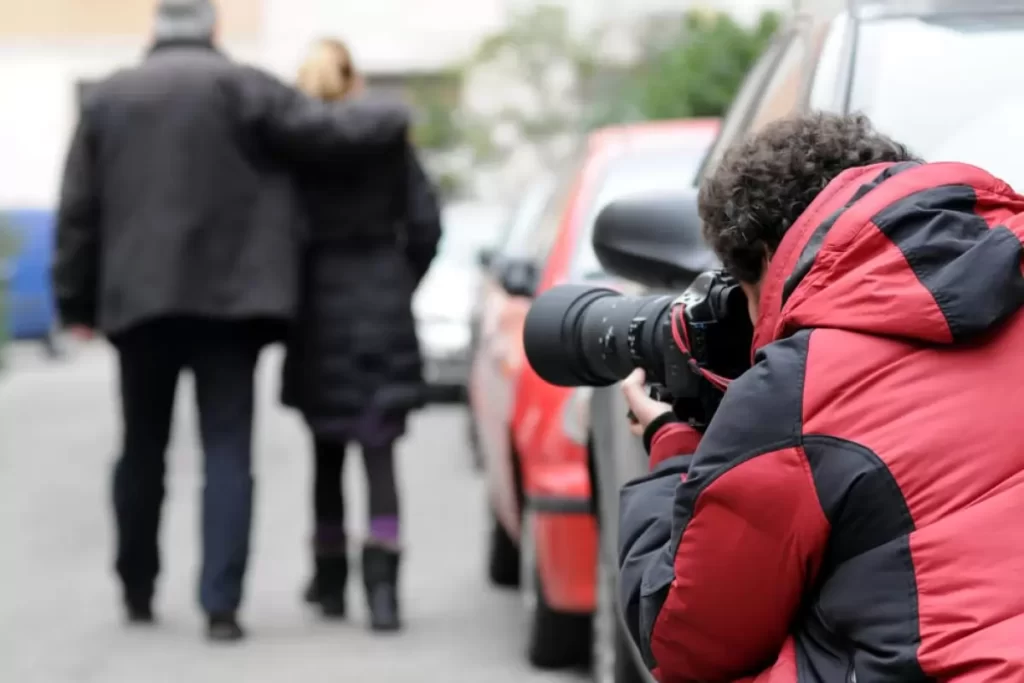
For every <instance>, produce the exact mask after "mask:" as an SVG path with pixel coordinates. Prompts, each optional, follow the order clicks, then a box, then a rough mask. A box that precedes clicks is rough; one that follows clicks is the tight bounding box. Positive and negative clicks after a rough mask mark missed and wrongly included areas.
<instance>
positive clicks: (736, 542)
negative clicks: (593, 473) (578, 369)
mask: <svg viewBox="0 0 1024 683" xmlns="http://www.w3.org/2000/svg"><path fill="white" fill-rule="evenodd" d="M1022 237H1024V197H1021V196H1019V195H1017V194H1016V193H1015V192H1014V191H1013V190H1012V189H1011V188H1010V187H1009V186H1007V185H1006V184H1005V183H1004V182H1002V181H1000V180H997V179H996V178H993V177H992V176H990V175H989V174H988V173H985V172H984V171H982V170H980V169H977V168H975V167H972V166H967V165H963V164H953V163H941V164H924V165H921V164H913V163H906V164H897V165H889V164H882V165H876V166H870V167H866V168H859V169H853V170H850V171H847V172H845V173H843V174H842V175H840V176H839V177H838V178H836V179H835V180H834V181H833V182H832V183H831V184H830V185H829V186H828V187H827V188H826V189H825V190H824V191H822V192H821V193H820V194H819V196H818V197H817V198H816V199H815V201H814V203H813V204H812V205H811V206H810V207H809V208H808V210H807V211H806V212H805V213H804V214H803V215H802V216H801V217H800V220H799V221H798V222H797V223H796V224H795V225H794V226H793V227H792V228H791V229H790V230H789V232H788V233H787V235H786V237H785V239H784V240H783V242H782V244H781V245H780V246H779V249H778V252H777V253H776V254H775V255H774V257H773V258H772V260H771V264H770V267H769V269H768V273H767V275H766V279H765V281H764V285H763V289H762V295H761V302H760V303H761V317H760V319H759V320H758V322H757V325H756V328H755V336H754V350H755V357H754V360H755V364H754V367H753V368H752V369H751V370H749V371H748V372H746V373H744V374H743V376H741V377H740V378H739V379H737V380H736V381H735V382H733V384H732V386H731V387H730V388H729V390H728V392H727V393H726V396H725V399H724V401H723V402H722V404H721V407H720V409H719V411H718V414H717V415H716V416H715V419H714V420H713V421H712V423H711V425H710V426H709V428H708V430H707V432H706V433H705V434H704V436H703V438H702V439H701V440H700V444H699V446H697V447H696V452H695V453H694V455H693V456H692V462H687V461H688V460H691V457H690V456H681V457H675V458H667V459H666V458H665V457H664V456H665V453H664V451H665V450H666V449H665V446H667V445H668V446H670V445H671V442H672V441H673V440H676V449H675V450H676V452H680V451H682V452H692V450H691V449H687V448H685V445H684V444H683V442H680V441H678V439H679V438H680V437H682V438H683V439H684V440H685V439H686V438H689V436H688V435H686V434H685V433H684V432H683V431H681V429H680V427H679V426H678V425H676V426H672V425H669V426H665V427H663V428H662V429H661V430H660V432H659V433H658V434H657V435H655V437H654V439H653V442H654V443H653V447H652V452H653V456H654V457H653V458H652V461H653V462H654V468H653V471H652V473H651V475H650V476H648V477H646V478H644V479H642V480H639V481H637V482H634V483H632V484H630V485H628V486H627V487H626V488H625V489H624V491H623V498H622V508H621V516H622V519H621V536H620V538H621V543H622V546H623V547H622V548H621V553H620V558H622V567H621V575H620V592H621V595H620V598H621V602H622V605H623V608H624V610H625V612H626V620H627V623H628V624H629V626H630V628H631V629H632V631H633V636H634V638H635V639H636V640H637V642H638V643H639V644H640V647H641V650H642V652H643V653H644V656H645V657H646V659H647V662H648V664H649V665H650V667H651V669H652V670H654V672H655V674H656V675H657V676H658V677H659V678H660V680H661V681H663V682H665V683H669V682H672V683H675V682H677V681H753V682H756V683H794V682H799V683H851V682H854V681H859V683H875V682H876V681H877V682H890V681H892V682H896V681H899V682H901V683H914V682H917V681H930V680H941V681H956V682H957V683H968V682H969V683H982V682H990V681H991V682H992V683H996V682H999V683H1012V682H1014V681H1024V316H1021V315H1019V314H1018V309H1019V308H1020V307H1021V305H1022V304H1024V275H1022V271H1021V255H1022V246H1021V239H1022ZM694 445H695V444H694Z"/></svg>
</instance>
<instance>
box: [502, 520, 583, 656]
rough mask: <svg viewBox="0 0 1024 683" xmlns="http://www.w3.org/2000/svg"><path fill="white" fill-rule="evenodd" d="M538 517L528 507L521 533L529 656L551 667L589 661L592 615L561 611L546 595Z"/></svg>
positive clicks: (521, 588) (527, 652)
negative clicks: (538, 548)
mask: <svg viewBox="0 0 1024 683" xmlns="http://www.w3.org/2000/svg"><path fill="white" fill-rule="evenodd" d="M534 520H535V518H534V516H533V514H532V513H531V512H530V510H529V509H528V508H527V509H525V510H524V512H523V526H522V529H523V531H522V534H521V537H520V557H521V558H522V564H521V569H520V571H519V573H520V576H521V577H522V578H523V582H522V586H521V587H520V590H521V593H522V595H523V603H524V605H525V607H526V611H527V616H528V620H529V621H528V623H529V626H528V628H529V634H528V638H527V648H526V656H527V659H529V661H530V664H532V665H533V666H534V667H536V668H538V669H548V670H552V669H566V668H569V667H575V666H580V665H582V664H586V662H587V659H588V657H589V649H590V630H591V617H590V615H586V614H567V613H565V612H558V611H556V610H554V609H552V608H551V606H550V605H549V604H548V602H547V600H546V599H545V598H544V586H543V584H542V582H541V578H540V572H539V571H538V568H537V566H536V560H535V557H536V552H535V549H536V540H535V538H534V533H533V530H534Z"/></svg>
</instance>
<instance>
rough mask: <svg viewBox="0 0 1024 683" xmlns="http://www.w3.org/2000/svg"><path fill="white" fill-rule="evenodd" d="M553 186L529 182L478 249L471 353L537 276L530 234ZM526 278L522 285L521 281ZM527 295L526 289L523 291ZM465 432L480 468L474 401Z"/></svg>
mask: <svg viewBox="0 0 1024 683" xmlns="http://www.w3.org/2000/svg"><path fill="white" fill-rule="evenodd" d="M554 189H555V180H554V178H553V177H551V176H544V177H542V178H540V179H538V180H536V181H534V183H533V184H531V185H530V186H529V187H528V188H527V190H526V192H525V193H524V194H523V196H522V198H521V199H520V200H519V202H518V203H517V204H516V206H515V207H514V209H513V210H512V211H511V212H510V215H509V217H508V219H507V221H506V224H505V227H504V229H503V231H502V236H501V239H500V240H499V241H498V243H497V245H491V246H488V247H485V248H483V249H481V250H480V252H479V253H478V254H477V262H478V263H479V266H480V268H481V271H482V276H481V278H480V280H479V284H478V286H477V289H476V292H475V294H474V304H473V313H472V316H471V324H470V333H471V334H470V355H471V357H473V358H476V356H477V352H478V350H479V347H480V340H481V339H483V338H487V339H492V338H493V337H494V333H495V331H496V329H497V326H498V323H499V321H498V318H499V316H500V314H501V312H502V311H505V310H507V308H508V301H509V299H510V298H511V297H514V296H519V295H523V294H524V292H523V289H524V286H528V285H529V284H530V283H531V282H533V281H535V279H536V274H535V270H536V265H535V264H533V263H532V262H531V260H530V256H529V242H530V235H531V232H532V231H533V229H534V227H535V225H536V223H537V221H538V220H539V219H540V215H541V212H542V211H543V210H544V207H545V206H546V205H547V202H548V201H549V199H550V197H551V194H552V192H554ZM524 281H525V285H523V284H521V283H523V282H524ZM525 295H526V296H527V297H528V296H529V292H525ZM469 412H470V415H469V418H470V419H469V423H468V427H469V429H468V436H469V441H470V445H471V450H472V453H473V464H474V466H475V467H476V468H477V469H481V468H482V466H483V461H482V459H481V455H480V439H479V435H478V433H477V429H476V425H477V418H476V415H475V414H474V413H473V404H472V402H470V404H469Z"/></svg>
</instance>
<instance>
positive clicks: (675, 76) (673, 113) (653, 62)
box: [625, 11, 780, 119]
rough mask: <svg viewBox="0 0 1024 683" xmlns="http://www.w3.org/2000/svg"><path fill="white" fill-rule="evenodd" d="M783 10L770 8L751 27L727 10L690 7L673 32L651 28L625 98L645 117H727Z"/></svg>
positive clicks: (769, 39) (775, 29)
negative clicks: (651, 36)
mask: <svg viewBox="0 0 1024 683" xmlns="http://www.w3.org/2000/svg"><path fill="white" fill-rule="evenodd" d="M779 21H780V20H779V15H778V14H776V13H775V12H765V13H764V14H762V15H761V18H760V20H759V21H758V22H757V24H756V25H755V26H753V27H751V28H746V27H744V26H742V25H740V24H738V23H737V22H736V21H735V20H734V19H733V18H732V17H730V16H729V15H728V14H725V13H721V12H713V13H709V12H705V11H691V12H688V13H687V14H686V15H685V16H684V17H683V18H682V20H681V22H680V24H679V25H678V27H677V29H676V30H675V32H674V36H672V35H671V34H669V35H668V36H666V33H665V31H666V27H665V26H664V25H659V26H657V27H652V29H651V30H653V31H656V33H657V36H658V38H657V39H648V40H643V39H642V40H643V44H645V45H650V46H653V48H652V50H651V53H650V54H649V57H648V58H647V59H646V60H643V64H642V66H641V68H640V69H639V71H638V73H637V79H636V81H635V86H634V87H633V88H632V92H631V93H629V94H628V95H627V97H626V98H625V99H627V100H628V101H630V102H632V103H634V105H635V108H636V110H638V111H639V113H640V115H641V116H642V117H643V118H647V119H665V118H685V117H691V116H722V115H724V114H725V112H726V110H727V109H728V108H729V104H730V103H731V102H732V98H733V96H734V95H735V94H736V91H737V90H738V89H739V86H740V84H741V83H742V81H743V77H744V76H745V75H746V73H747V71H748V70H749V69H750V67H752V66H753V64H754V62H755V61H756V60H757V58H758V57H759V56H760V54H761V52H762V51H763V50H764V49H765V47H767V45H768V43H769V42H770V41H771V39H772V36H774V34H775V32H776V31H777V30H778V27H779Z"/></svg>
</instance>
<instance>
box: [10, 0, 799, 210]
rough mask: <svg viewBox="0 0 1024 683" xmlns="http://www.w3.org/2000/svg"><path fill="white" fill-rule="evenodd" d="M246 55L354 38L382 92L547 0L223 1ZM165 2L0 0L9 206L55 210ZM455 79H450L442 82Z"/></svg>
mask: <svg viewBox="0 0 1024 683" xmlns="http://www.w3.org/2000/svg"><path fill="white" fill-rule="evenodd" d="M559 1H560V3H561V4H564V5H566V6H567V7H568V8H569V9H570V10H571V13H572V15H573V17H574V18H578V19H579V21H581V22H584V23H587V22H592V21H595V20H597V19H599V18H607V17H618V16H627V15H636V14H638V13H640V14H643V13H650V12H660V11H666V10H669V11H683V10H685V9H687V8H690V7H693V6H701V7H709V8H714V9H724V10H728V11H733V12H735V13H736V15H737V16H738V17H740V18H743V19H747V18H753V17H755V16H756V15H757V13H759V11H760V10H761V9H764V8H767V7H775V8H779V7H786V6H788V5H789V4H790V2H791V0H699V1H695V2H688V1H686V0H559ZM217 2H218V4H219V5H220V8H221V19H222V21H221V23H222V26H221V38H222V42H223V43H224V46H225V48H226V49H227V50H228V51H229V52H230V53H231V54H232V55H233V56H235V57H237V58H238V59H242V60H246V61H249V62H253V63H256V64H259V65H261V66H263V67H265V68H268V69H270V70H271V71H273V72H275V73H277V74H278V75H280V76H282V77H283V78H287V79H290V78H291V77H292V75H293V74H294V72H295V70H296V68H297V66H298V63H299V61H300V60H301V57H302V53H303V50H304V49H305V47H306V46H307V45H308V44H309V42H310V41H311V40H313V39H314V38H316V37H318V36H320V35H324V34H330V35H337V36H340V37H342V38H344V39H345V40H347V41H349V43H350V44H351V45H352V47H353V50H354V53H355V57H356V59H357V61H358V64H359V66H360V68H361V69H362V70H363V71H364V72H366V73H367V74H368V75H369V77H370V81H371V84H372V85H376V86H377V87H378V88H404V87H406V86H407V85H408V84H409V83H410V82H416V81H426V82H430V81H431V80H432V79H433V80H435V81H436V80H439V79H440V80H443V78H444V72H445V67H447V66H449V65H451V64H452V63H454V62H456V61H458V60H460V59H462V58H464V57H466V56H467V55H468V54H470V53H471V52H472V50H473V49H474V47H475V46H476V45H477V44H478V41H479V40H480V39H481V38H482V37H484V36H486V35H488V34H490V33H492V32H494V31H495V30H498V29H500V28H501V26H502V25H503V22H505V20H506V18H507V17H508V16H509V14H510V13H511V12H514V11H516V10H517V9H521V8H523V7H524V6H525V5H528V4H529V3H534V4H536V3H537V2H538V0H431V1H430V2H423V1H422V0H372V1H370V2H358V3H356V2H342V1H340V0H217ZM154 4H155V0H0V97H2V102H3V106H2V107H0V209H10V208H50V207H52V206H53V204H54V202H55V200H56V197H57V192H58V189H59V181H60V171H61V166H62V164H63V158H64V153H65V149H66V146H67V141H68V137H69V135H70V132H71V129H72V127H73V125H74V121H75V118H76V115H77V110H78V102H79V97H80V94H81V91H82V88H83V87H85V86H87V85H88V83H90V82H91V81H94V80H96V79H98V78H101V77H102V76H104V75H105V74H107V73H109V72H110V71H112V70H113V69H115V68H117V67H118V66H121V65H124V64H129V63H132V62H134V61H136V60H138V59H139V58H140V57H141V55H142V54H143V53H144V51H145V49H146V48H147V46H148V43H149V36H150V24H151V19H152V12H153V6H154ZM440 85H441V86H443V83H441V84H440Z"/></svg>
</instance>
